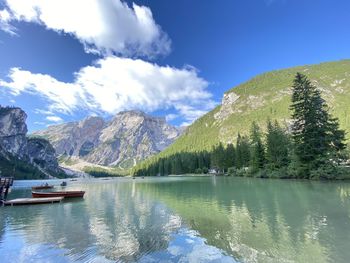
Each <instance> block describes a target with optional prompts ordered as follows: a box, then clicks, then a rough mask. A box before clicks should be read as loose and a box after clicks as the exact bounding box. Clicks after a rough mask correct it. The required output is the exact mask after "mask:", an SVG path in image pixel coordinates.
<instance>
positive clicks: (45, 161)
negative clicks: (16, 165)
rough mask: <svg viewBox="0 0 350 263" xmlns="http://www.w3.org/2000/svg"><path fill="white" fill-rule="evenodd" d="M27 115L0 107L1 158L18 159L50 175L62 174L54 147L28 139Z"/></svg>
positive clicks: (42, 141)
mask: <svg viewBox="0 0 350 263" xmlns="http://www.w3.org/2000/svg"><path fill="white" fill-rule="evenodd" d="M26 119H27V115H26V113H25V112H24V111H23V110H22V109H20V108H10V107H1V106H0V156H1V157H3V158H6V159H9V157H11V158H17V159H20V160H22V161H25V162H27V163H29V164H31V165H33V166H35V167H38V166H39V167H40V170H41V171H42V172H43V173H45V174H47V175H50V173H61V172H62V171H61V170H60V168H59V166H58V162H57V159H56V154H55V150H54V148H53V147H52V145H51V144H50V143H49V142H48V141H46V140H43V139H28V138H27V137H26V134H27V125H26V123H25V121H26Z"/></svg>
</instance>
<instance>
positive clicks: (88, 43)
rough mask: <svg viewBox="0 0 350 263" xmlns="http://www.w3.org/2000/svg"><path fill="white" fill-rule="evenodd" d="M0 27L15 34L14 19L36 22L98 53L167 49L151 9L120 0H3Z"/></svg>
mask: <svg viewBox="0 0 350 263" xmlns="http://www.w3.org/2000/svg"><path fill="white" fill-rule="evenodd" d="M4 2H5V8H4V9H3V10H0V28H1V29H2V30H4V31H6V32H8V33H12V34H15V33H16V29H15V28H14V27H13V26H12V25H11V22H13V21H25V22H32V23H37V24H40V25H43V26H45V27H46V28H47V29H51V30H55V31H57V32H63V33H67V34H70V35H73V36H74V37H76V38H77V39H79V41H80V42H81V43H83V44H84V46H85V50H86V51H88V52H95V53H99V54H104V55H105V54H111V53H114V54H122V55H125V56H135V55H136V56H148V57H151V56H154V55H158V54H167V53H168V52H169V51H170V40H169V38H168V36H167V35H166V34H165V33H164V32H163V31H162V30H161V28H160V26H159V25H157V24H156V22H155V21H154V19H153V15H152V12H151V10H150V9H149V8H148V7H145V6H139V5H137V4H135V3H134V4H133V5H132V7H129V6H128V5H127V4H126V3H124V2H122V1H121V0H103V1H101V0H74V1H71V0H50V1H47V0H5V1H4Z"/></svg>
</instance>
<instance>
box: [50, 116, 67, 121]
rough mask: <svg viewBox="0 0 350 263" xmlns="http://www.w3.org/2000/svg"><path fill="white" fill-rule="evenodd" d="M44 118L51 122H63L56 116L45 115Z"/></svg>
mask: <svg viewBox="0 0 350 263" xmlns="http://www.w3.org/2000/svg"><path fill="white" fill-rule="evenodd" d="M46 119H47V120H48V121H52V122H63V119H62V118H61V117H58V116H47V117H46Z"/></svg>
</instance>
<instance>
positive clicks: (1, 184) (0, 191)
mask: <svg viewBox="0 0 350 263" xmlns="http://www.w3.org/2000/svg"><path fill="white" fill-rule="evenodd" d="M12 185H13V177H0V201H3V200H6V197H7V194H8V192H9V190H10V188H11V186H12Z"/></svg>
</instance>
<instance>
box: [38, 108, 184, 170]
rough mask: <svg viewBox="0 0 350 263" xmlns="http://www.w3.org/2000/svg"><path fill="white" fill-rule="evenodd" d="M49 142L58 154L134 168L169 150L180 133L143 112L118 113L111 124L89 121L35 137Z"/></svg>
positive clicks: (109, 122)
mask: <svg viewBox="0 0 350 263" xmlns="http://www.w3.org/2000/svg"><path fill="white" fill-rule="evenodd" d="M34 135H35V136H41V137H43V138H47V139H48V140H49V141H50V142H51V143H52V145H53V146H54V148H55V150H56V152H57V154H62V155H68V156H73V157H79V158H80V159H83V160H85V161H88V162H90V163H94V164H99V165H109V166H114V165H116V166H119V167H120V168H123V169H124V168H130V167H132V166H133V165H135V164H136V163H137V162H139V161H141V160H143V159H145V158H147V157H149V156H151V155H153V154H156V153H158V152H160V151H162V150H163V149H165V148H166V147H167V146H169V145H170V144H171V143H172V142H173V141H174V140H175V139H176V138H177V137H178V136H179V135H180V132H179V131H178V130H177V129H176V128H175V127H173V126H171V125H169V124H168V123H167V122H166V121H165V119H164V118H158V117H152V116H149V115H147V114H145V113H143V112H141V111H124V112H120V113H118V114H117V115H116V116H115V117H114V118H113V119H112V120H111V121H108V122H106V121H104V120H103V119H102V118H99V117H89V118H87V119H84V120H82V121H80V122H71V123H66V124H61V125H56V126H51V127H49V128H48V129H46V130H43V131H38V132H35V133H34Z"/></svg>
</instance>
